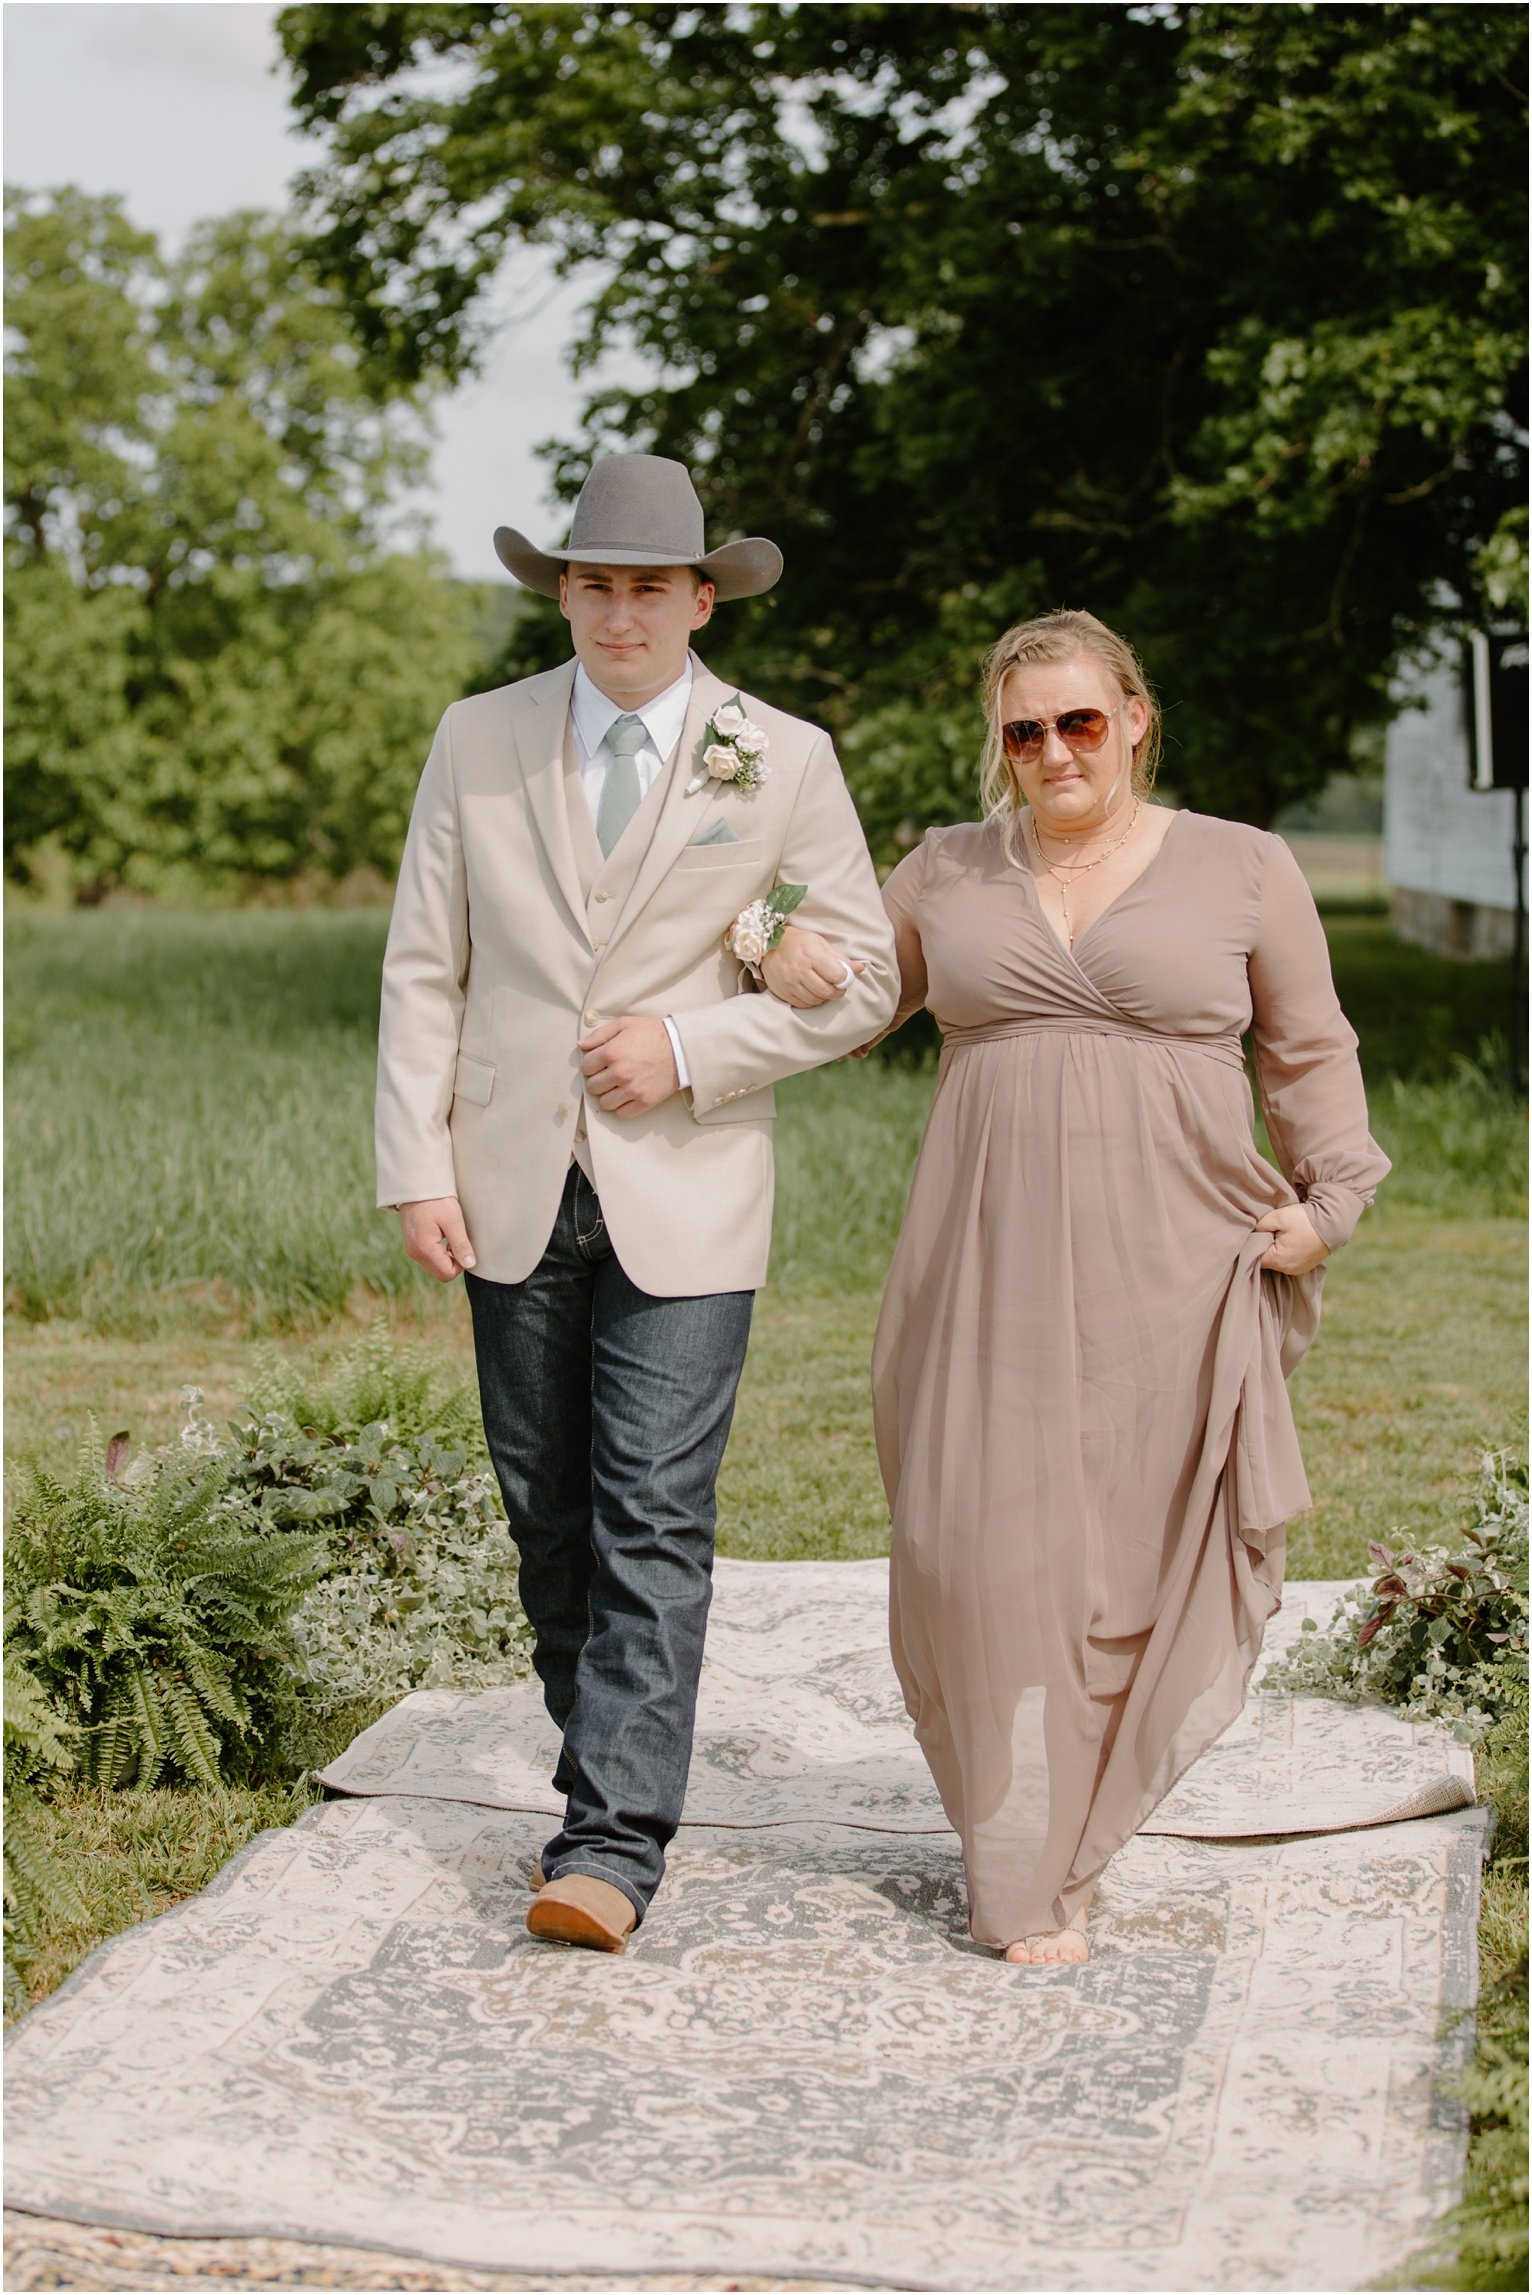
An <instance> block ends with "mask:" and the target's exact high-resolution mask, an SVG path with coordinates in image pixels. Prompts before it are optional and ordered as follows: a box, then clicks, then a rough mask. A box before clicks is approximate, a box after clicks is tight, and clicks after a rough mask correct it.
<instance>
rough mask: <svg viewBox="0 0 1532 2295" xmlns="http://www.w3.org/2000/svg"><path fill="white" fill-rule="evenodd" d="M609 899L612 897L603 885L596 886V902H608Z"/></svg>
mask: <svg viewBox="0 0 1532 2295" xmlns="http://www.w3.org/2000/svg"><path fill="white" fill-rule="evenodd" d="M611 897H612V896H611V894H610V893H609V892H608V891H607V889H606V887H605V885H598V886H597V888H596V898H597V900H610V899H611Z"/></svg>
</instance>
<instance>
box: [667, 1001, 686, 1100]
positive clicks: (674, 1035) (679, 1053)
mask: <svg viewBox="0 0 1532 2295" xmlns="http://www.w3.org/2000/svg"><path fill="white" fill-rule="evenodd" d="M665 1033H666V1035H667V1036H668V1037H669V1038H670V1049H671V1051H672V1052H673V1053H674V1054H675V1060H676V1081H677V1083H678V1084H679V1085H680V1087H681V1089H682V1091H683V1092H689V1091H690V1090H691V1083H692V1078H691V1070H690V1069H689V1068H688V1067H687V1065H686V1053H685V1050H684V1048H683V1046H682V1043H681V1031H680V1029H679V1028H678V1027H677V1026H676V1024H675V1022H674V1020H672V1019H671V1017H670V1014H669V1013H668V1012H667V1013H666V1014H665Z"/></svg>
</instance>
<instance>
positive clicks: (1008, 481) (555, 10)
mask: <svg viewBox="0 0 1532 2295" xmlns="http://www.w3.org/2000/svg"><path fill="white" fill-rule="evenodd" d="M280 26H281V36H282V40H283V44H284V47H285V50H286V54H287V57H288V59H289V63H290V66H291V70H292V77H293V96H294V103H295V106H296V109H297V113H298V116H299V118H300V119H301V120H302V122H303V123H304V125H305V126H306V127H307V128H309V129H310V130H311V131H313V132H316V133H318V134H320V135H322V136H323V137H324V138H325V139H326V140H327V143H328V158H327V160H326V162H325V164H323V165H322V166H321V167H320V168H318V169H317V170H316V171H315V172H314V174H313V175H312V177H311V179H310V180H309V183H308V185H307V195H308V200H309V217H310V228H311V233H312V247H313V253H314V258H315V260H316V261H317V263H318V264H319V265H320V267H321V269H322V271H323V274H324V275H325V276H326V277H327V278H328V279H329V280H330V281H331V282H332V283H333V284H334V285H335V286H336V287H337V288H338V289H339V291H340V293H341V294H342V295H343V297H344V299H345V301H346V304H347V306H348V308H349V310H350V311H351V313H352V316H353V319H354V321H355V324H356V326H357V329H358V332H359V335H360V337H361V339H362V340H363V342H364V343H365V345H366V347H367V351H368V355H369V358H370V359H371V361H372V362H373V364H374V365H375V366H376V367H377V368H378V369H379V370H380V371H381V372H383V373H386V374H387V375H389V376H390V377H392V378H393V379H394V380H395V381H397V382H399V383H401V384H410V383H413V382H415V381H418V380H419V379H420V378H422V377H427V376H435V375H441V376H444V377H448V378H450V377H453V376H455V375H457V374H460V373H461V372H463V371H464V370H465V369H466V368H467V367H469V366H471V365H472V363H473V361H474V360H475V358H476V356H477V355H478V353H479V351H480V349H481V347H482V343H483V340H484V336H485V332H486V330H487V327H488V323H489V322H488V317H487V311H488V304H487V300H486V296H485V289H486V288H487V286H488V284H489V282H490V281H491V280H492V278H493V276H494V274H495V272H496V269H497V267H498V265H499V264H500V262H501V260H502V257H503V255H504V253H505V251H506V249H507V247H508V246H509V245H510V244H511V243H512V242H513V241H516V240H519V239H520V240H532V241H537V242H540V243H543V244H545V245H547V246H549V247H551V248H552V249H553V250H554V251H555V253H556V257H557V260H558V262H559V264H560V265H561V266H562V267H563V268H564V269H566V270H568V271H571V272H576V271H579V270H580V269H581V267H582V266H595V267H598V268H596V269H593V270H592V272H591V274H590V275H591V277H592V279H593V281H594V282H595V291H594V293H593V299H592V301H591V304H590V307H589V313H588V325H587V328H586V332H585V336H584V339H583V342H582V344H581V346H580V348H579V352H578V355H577V360H576V365H577V369H580V368H588V367H589V365H590V363H591V361H592V360H593V359H594V357H595V356H596V354H597V353H598V352H599V351H600V350H601V349H602V348H603V347H604V346H607V345H609V344H613V343H618V342H623V343H626V344H628V345H631V346H633V347H635V348H636V349H637V350H638V351H639V352H640V353H641V354H643V356H644V358H645V360H646V361H647V365H648V369H649V376H650V379H649V380H647V381H646V382H645V383H644V384H643V385H642V386H641V387H639V388H637V389H631V390H605V391H601V392H595V393H593V394H592V395H591V396H590V397H589V399H588V401H587V403H586V405H585V407H584V412H583V421H582V427H581V431H580V434H579V435H578V436H577V437H572V438H569V439H567V440H563V441H560V442H558V445H557V449H556V452H555V455H554V460H555V467H556V471H557V475H558V480H559V484H560V489H561V492H562V494H563V496H564V497H565V498H567V497H568V496H570V495H571V494H572V493H573V491H574V490H575V488H576V486H577V484H578V481H579V477H580V475H581V474H582V472H583V468H584V466H585V464H586V462H587V461H588V458H589V456H590V454H591V453H592V452H593V451H596V450H600V449H608V450H610V449H612V448H617V447H621V446H623V445H629V446H642V447H645V448H649V449H652V450H655V451H658V452H661V453H666V454H674V455H677V456H679V457H680V458H681V459H683V460H685V461H687V462H688V463H689V464H690V465H691V467H692V469H693V471H694V472H695V474H696V476H697V480H698V484H699V489H700V491H701V492H702V495H703V498H704V502H705V504H706V506H707V509H708V512H709V518H710V525H711V527H712V529H713V530H714V531H715V532H716V533H717V534H719V535H720V536H721V535H723V534H726V533H731V532H734V533H737V532H765V533H769V534H772V535H773V536H774V537H775V538H776V539H777V540H779V541H780V542H781V543H782V545H783V547H784V549H785V551H786V554H787V564H788V572H787V577H786V579H785V581H784V582H783V584H782V585H781V587H780V589H779V590H778V591H777V592H776V593H774V594H773V595H772V597H770V598H769V599H766V600H763V601H761V602H760V603H759V604H757V605H754V606H751V607H748V608H741V607H731V608H729V609H727V611H726V613H725V614H724V615H721V616H720V619H719V622H718V623H717V624H715V629H716V630H717V632H718V641H717V642H714V640H713V637H712V633H710V638H709V647H708V650H709V654H710V656H711V657H713V658H715V659H716V662H717V666H719V667H720V668H721V669H723V670H724V671H725V672H726V673H730V674H736V675H737V674H740V673H741V672H742V671H744V670H746V668H747V665H748V674H749V677H750V678H751V680H752V681H753V682H754V684H755V685H756V686H757V687H758V688H759V689H761V690H763V691H765V692H767V693H769V694H770V696H771V698H773V699H774V700H778V701H780V702H782V703H784V704H785V705H786V706H789V707H797V708H799V709H801V710H803V711H804V712H805V713H806V714H808V715H810V716H813V717H816V718H818V719H820V720H822V721H824V722H826V723H828V724H830V725H831V726H832V728H833V729H834V730H835V732H836V734H837V736H838V738H839V740H840V743H841V747H842V753H843V755H844V756H845V757H846V759H847V762H848V768H849V771H850V773H851V778H852V781H853V786H854V788H855V790H856V793H857V796H858V799H859V802H860V804H861V806H862V809H863V815H864V819H866V821H867V823H868V826H869V828H870V829H871V830H872V832H873V833H874V835H875V838H876V839H877V840H878V841H879V842H880V843H881V844H882V845H883V846H884V848H885V849H886V850H893V849H896V847H897V845H898V843H899V841H900V838H901V835H904V836H907V835H908V833H909V824H910V823H912V822H915V821H924V820H927V819H932V818H950V817H953V816H954V815H957V816H961V815H962V814H964V813H967V812H969V811H971V809H972V803H973V797H972V770H973V762H974V757H975V754H976V745H977V744H976V719H975V712H974V705H973V701H972V688H973V675H974V670H975V667H976V663H977V660H978V658H979V656H980V654H981V653H982V651H983V649H984V647H985V646H986V644H987V643H988V642H990V641H991V640H992V639H993V638H994V637H995V636H996V635H998V633H999V631H1000V630H1001V629H1002V628H1003V627H1004V626H1005V624H1006V623H1007V622H1008V621H1010V620H1011V619H1013V618H1015V617H1017V616H1018V615H1021V614H1024V613H1027V612H1030V611H1035V610H1038V609H1041V608H1046V607H1050V606H1054V605H1058V604H1070V605H1080V606H1088V607H1090V608H1092V609H1093V610H1095V611H1096V612H1098V613H1100V614H1102V615H1103V616H1105V617H1106V618H1108V619H1110V620H1112V621H1113V622H1115V623H1116V624H1117V625H1118V626H1120V627H1122V628H1124V629H1125V630H1126V632H1127V634H1128V635H1129V636H1131V637H1132V638H1133V639H1134V640H1135V642H1137V643H1138V645H1139V646H1140V648H1141V650H1142V651H1143V652H1144V654H1145V656H1146V658H1147V660H1148V662H1149V665H1150V668H1151V671H1152V673H1153V674H1154V675H1155V676H1156V679H1157V681H1158V683H1159V685H1160V686H1161V689H1162V691H1163V694H1164V696H1165V699H1166V701H1167V703H1168V705H1169V708H1168V735H1169V742H1168V760H1167V767H1166V774H1167V779H1168V780H1169V781H1170V782H1171V783H1172V784H1173V785H1174V787H1175V788H1176V790H1177V791H1178V792H1179V793H1180V794H1181V795H1183V796H1184V797H1186V798H1188V799H1190V800H1191V801H1193V802H1196V803H1199V804H1201V805H1203V806H1206V807H1208V808H1210V809H1212V810H1215V811H1220V812H1226V813H1230V814H1234V815H1239V816H1243V817H1245V818H1249V819H1253V820H1265V819H1267V818H1269V817H1270V815H1271V813H1272V811H1273V810H1274V809H1275V808H1276V807H1277V806H1278V805H1280V804H1281V803H1282V802H1284V801H1287V800H1289V799H1291V798H1294V797H1299V796H1302V795H1304V794H1306V793H1308V792H1310V791H1311V790H1313V789H1314V788H1316V787H1317V786H1318V785H1320V784H1321V783H1322V782H1323V781H1324V780H1325V778H1326V777H1327V775H1328V774H1329V773H1330V772H1331V771H1332V769H1334V768H1336V767H1337V766H1341V765H1343V764H1344V763H1345V762H1346V761H1347V759H1348V757H1349V755H1350V752H1351V748H1352V745H1353V742H1354V739H1355V736H1356V734H1357V732H1358V730H1359V729H1360V728H1363V727H1365V726H1368V725H1371V724H1375V723H1377V722H1378V721H1379V720H1380V719H1381V718H1382V717H1383V716H1384V715H1386V713H1387V710H1388V707H1389V701H1388V687H1389V680H1390V678H1391V677H1392V675H1393V673H1394V672H1395V670H1396V668H1397V666H1398V664H1399V663H1400V661H1401V659H1402V658H1403V657H1405V656H1406V655H1407V654H1408V653H1409V652H1410V651H1411V650H1412V649H1413V648H1415V647H1417V646H1418V645H1419V644H1420V642H1421V641H1422V639H1423V637H1424V636H1425V635H1426V633H1427V632H1428V631H1430V630H1431V629H1433V628H1435V627H1439V626H1441V625H1442V624H1444V623H1448V624H1450V623H1451V622H1453V621H1454V620H1458V621H1461V622H1464V623H1473V622H1477V621H1480V620H1482V619H1483V618H1484V617H1486V616H1487V615H1496V614H1503V613H1505V612H1507V611H1509V612H1517V611H1524V608H1523V607H1521V606H1520V604H1519V599H1520V596H1521V591H1522V585H1523V583H1524V576H1525V554H1526V523H1525V508H1524V504H1525V482H1524V446H1525V343H1524V331H1523V321H1522V287H1521V282H1522V271H1523V254H1524V247H1525V236H1526V227H1525V215H1524V199H1523V189H1522V187H1523V182H1524V166H1523V159H1524V122H1525V102H1524V92H1523V83H1524V70H1523V66H1524V55H1525V44H1526V33H1525V25H1524V22H1523V19H1522V17H1521V14H1520V12H1519V11H1516V10H1511V9H1506V8H1503V7H1497V6H1493V5H1487V6H1475V5H1469V6H1453V7H1448V8H1443V7H1433V6H1404V5H1395V4H1389V0H1386V4H1384V5H1375V6H1361V5H1348V4H1344V0H1342V4H1337V5H1331V6H1327V7H1323V8H1308V7H1295V6H1290V5H1285V4H1268V0H1255V4H1252V5H1243V6H1182V7H1175V6H1149V7H1124V6H1117V5H1107V6H1096V7H1080V6H1073V5H1044V6H1032V5H1011V4H1004V5H1002V4H1000V0H964V4H962V5H952V6H948V5H926V4H923V0H921V4H916V5H898V6H893V5H879V4H862V0H852V4H848V5H841V6H836V7H782V6H740V5H736V6H728V7H697V6H679V7H678V6H643V5H637V6H634V5H628V6H621V7H612V6H604V5H583V6H582V5H556V6H555V5H549V6H510V5H498V4H480V5H456V4H448V5H440V4H438V5H431V6H389V5H373V4H364V5H346V6H331V5H323V6H311V7H292V8H288V9H286V10H285V11H284V12H283V14H282V16H281V18H280ZM518 645H519V647H520V651H519V652H518V653H516V654H514V655H513V656H511V657H509V666H511V667H519V666H530V665H531V664H532V663H534V662H535V661H537V660H538V659H546V658H551V657H552V656H553V654H555V653H556V652H557V651H558V650H561V648H562V632H561V631H559V630H558V629H557V628H556V627H555V626H554V625H552V624H551V623H550V621H549V620H548V618H547V617H542V618H541V619H539V618H538V617H536V616H533V617H530V618H528V619H527V620H525V621H523V622H522V623H520V624H518ZM539 649H541V650H539Z"/></svg>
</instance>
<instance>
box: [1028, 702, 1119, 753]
mask: <svg viewBox="0 0 1532 2295" xmlns="http://www.w3.org/2000/svg"><path fill="white" fill-rule="evenodd" d="M1117 714H1118V713H1117V711H1116V710H1115V709H1064V710H1061V711H1060V712H1059V714H1058V716H1057V717H1018V718H1015V719H1013V720H1012V722H1011V723H1010V724H1009V725H1002V726H1001V728H1000V746H1001V748H1002V749H1003V750H1004V751H1005V753H1006V755H1007V757H1009V758H1010V760H1011V763H1012V764H1013V765H1035V764H1036V763H1037V761H1038V759H1039V758H1040V757H1041V756H1042V753H1043V746H1044V744H1045V742H1046V741H1047V739H1048V734H1049V731H1050V729H1051V730H1052V731H1053V732H1055V733H1057V735H1058V737H1059V739H1060V740H1061V741H1062V742H1064V743H1065V744H1066V745H1067V747H1068V748H1070V749H1072V750H1073V751H1074V754H1075V755H1076V756H1077V757H1079V756H1086V757H1088V756H1089V755H1090V754H1091V752H1092V750H1094V749H1099V748H1100V747H1101V744H1102V742H1103V741H1105V739H1106V736H1107V729H1108V727H1109V726H1110V725H1111V722H1112V719H1113V718H1114V717H1115V716H1116V715H1117Z"/></svg>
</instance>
